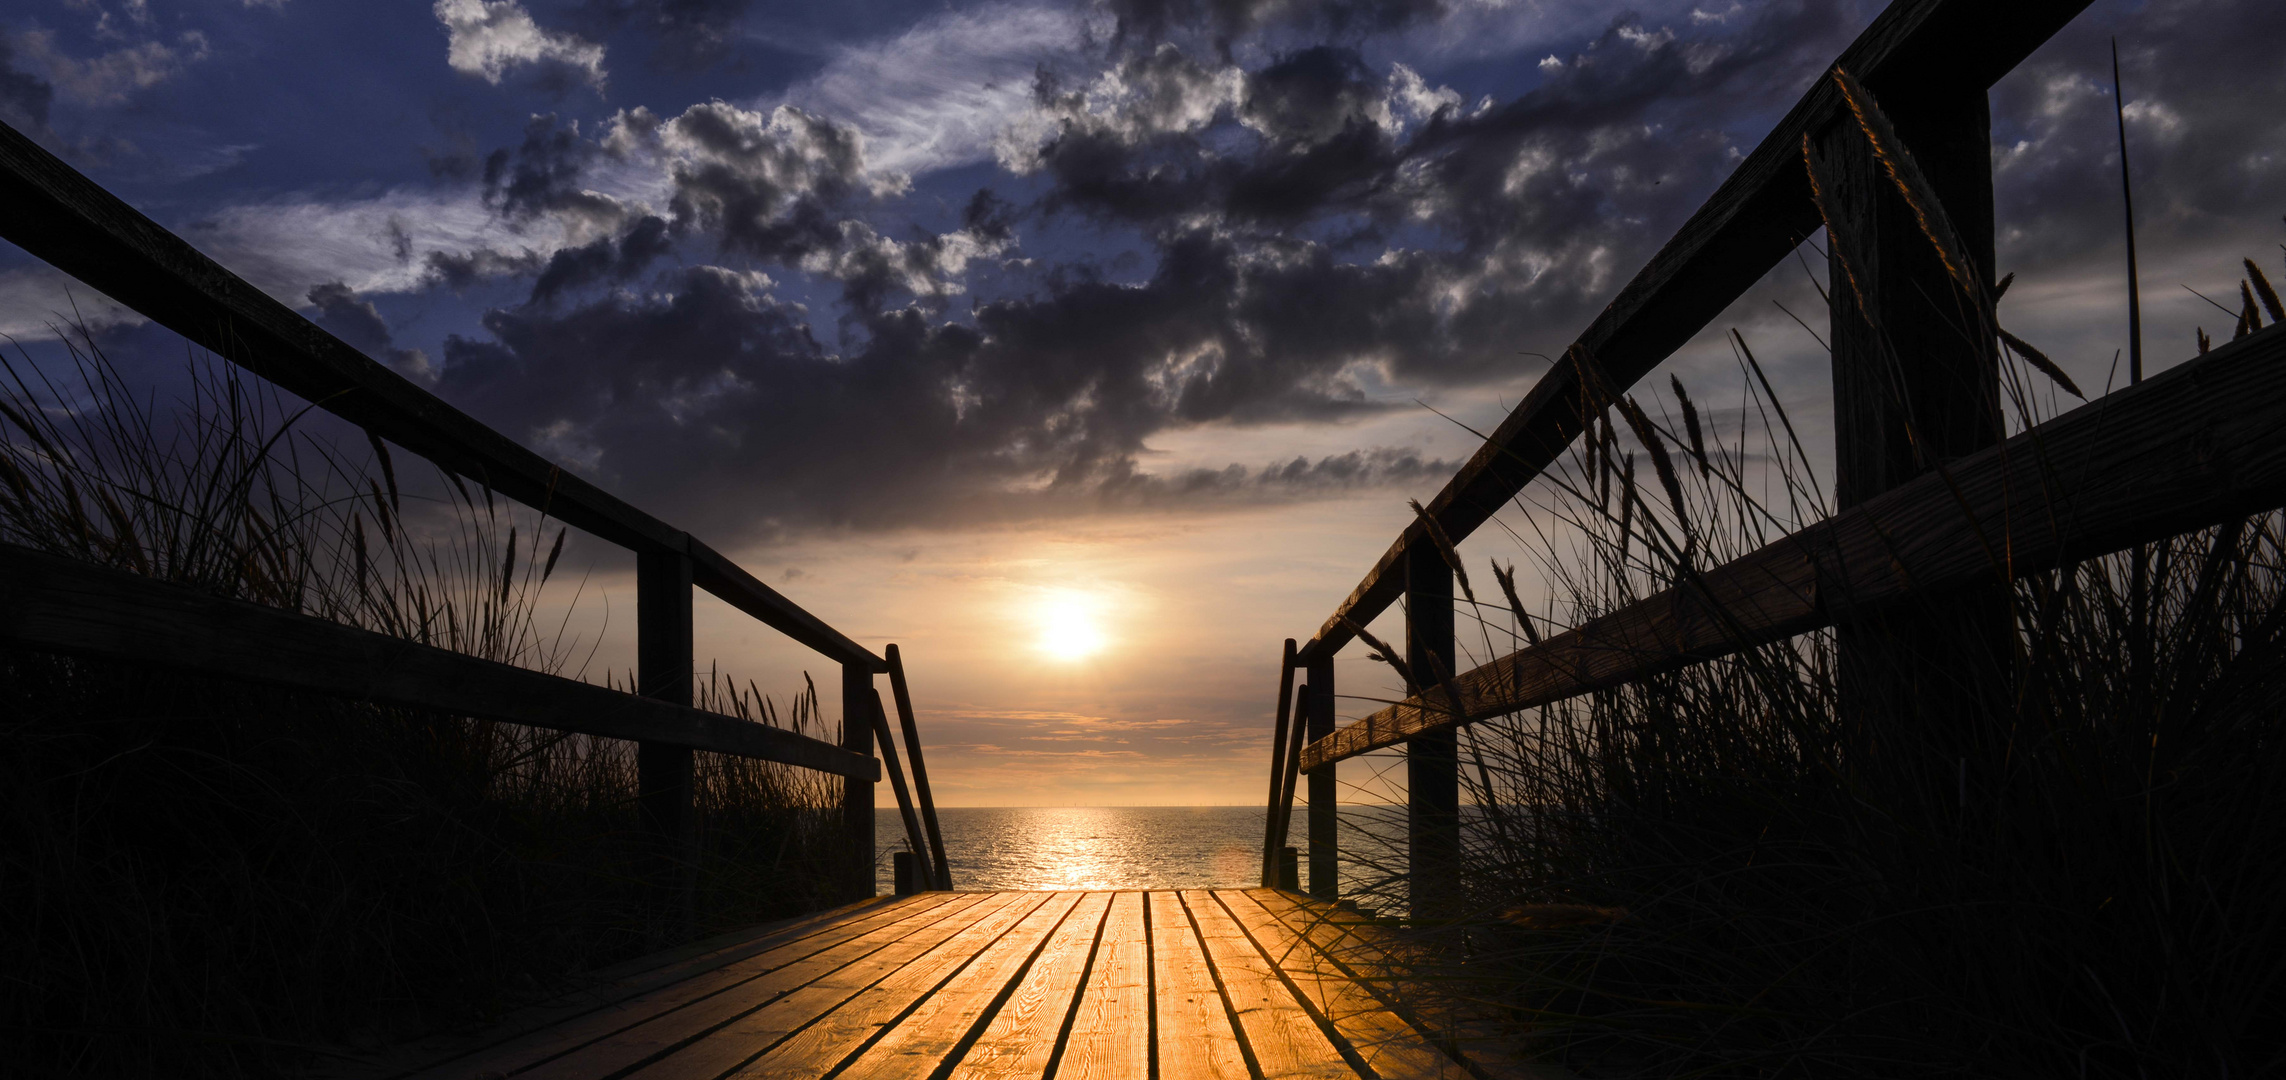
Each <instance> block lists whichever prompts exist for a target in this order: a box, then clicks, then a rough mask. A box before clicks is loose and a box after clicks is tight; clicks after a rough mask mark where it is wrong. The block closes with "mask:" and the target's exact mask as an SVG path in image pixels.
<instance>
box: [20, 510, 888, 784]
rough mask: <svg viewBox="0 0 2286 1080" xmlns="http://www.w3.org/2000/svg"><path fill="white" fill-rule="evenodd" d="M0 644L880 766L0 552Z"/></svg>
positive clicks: (450, 656)
mask: <svg viewBox="0 0 2286 1080" xmlns="http://www.w3.org/2000/svg"><path fill="white" fill-rule="evenodd" d="M0 643H5V644H8V645H11V646H18V647H22V648H28V649H40V650H46V651H50V652H62V653H73V654H78V655H83V656H93V657H100V658H103V659H108V660H128V661H134V662H136V663H146V664H160V665H164V666H168V667H177V668H182V669H185V670H190V671H196V672H201V673H204V674H208V675H214V676H219V677H223V678H231V679H244V680H247V681H249V682H257V683H264V684H268V685H272V686H282V687H285V688H288V689H292V690H306V691H310V692H313V693H320V694H331V695H336V696H339V697H343V698H347V699H350V700H353V701H370V702H374V703H376V704H382V705H399V706H406V707H410V708H417V709H433V710H436V711H438V712H443V713H450V714H453V715H457V716H467V717H472V718H476V719H483V720H496V721H500V722H502V723H509V724H525V725H529V726H532V727H539V728H548V729H551V730H555V731H572V732H578V733H580V734H583V735H600V736H604V737H607V738H613V739H632V740H635V741H638V742H651V743H663V744H671V745H676V746H686V747H690V748H692V749H696V750H710V751H714V752H716V753H723V754H737V755H739V756H741V757H750V758H754V759H756V760H760V761H775V762H779V763H781V764H786V765H797V766H800V767H802V768H805V769H817V770H819V771H821V772H827V773H832V774H835V775H839V776H855V777H863V778H868V779H870V778H872V777H875V776H878V775H880V771H879V770H880V767H879V765H877V764H876V763H875V762H874V760H873V759H872V758H871V757H858V756H855V755H852V754H849V753H846V752H844V751H843V750H842V749H841V748H839V747H837V746H834V745H833V744H831V743H827V742H822V741H820V740H817V739H812V738H809V737H807V736H804V735H797V734H795V733H794V732H791V731H787V730H784V729H782V728H774V727H769V726H767V725H763V724H757V723H752V722H749V721H745V720H739V719H735V718H733V717H728V716H722V715H719V714H716V713H710V712H703V711H701V710H698V709H693V708H690V707H688V706H683V705H676V704H672V703H670V702H666V701H660V700H657V699H654V698H645V697H637V696H635V695H632V694H624V693H620V692H619V691H617V690H608V689H605V688H603V687H600V686H592V685H589V684H587V683H583V682H576V681H574V680H571V679H566V678H563V677H562V676H559V675H547V674H542V673H540V672H537V671H528V670H525V669H523V668H519V667H512V666H510V665H507V664H501V663H495V662H493V661H490V660H479V659H477V658H476V657H473V656H463V655H461V654H460V653H456V652H451V651H449V650H445V649H439V648H436V647H434V646H429V645H422V644H420V643H418V642H413V641H406V640H404V639H402V638H393V637H389V636H387V635H384V634H376V633H373V632H372V631H369V630H359V629H356V628H354V627H348V626H343V625H341V624H339V623H334V622H328V621H326V620H324V619H319V618H315V617H313V616H309V615H300V614H296V613H294V612H290V611H281V610H279V609H277V608H269V607H263V606H261V605H259V604H251V603H247V602H245V601H242V600H225V599H222V598H219V597H214V596H208V595H206V594H204V593H201V592H198V591H196V590H193V589H189V588H186V587H184V586H181V585H173V584H169V583H167V582H163V581H153V580H151V579H149V578H146V577H140V576H138V575H135V574H130V573H126V572H124V571H119V570H108V569H105V568H103V567H98V566H89V565H87V564H86V563H81V562H75V561H73V560H70V559H65V558H60V557H58V556H54V555H48V554H44V553H41V552H37V551H33V550H31V549H29V548H22V547H17V546H15V545H13V544H0Z"/></svg>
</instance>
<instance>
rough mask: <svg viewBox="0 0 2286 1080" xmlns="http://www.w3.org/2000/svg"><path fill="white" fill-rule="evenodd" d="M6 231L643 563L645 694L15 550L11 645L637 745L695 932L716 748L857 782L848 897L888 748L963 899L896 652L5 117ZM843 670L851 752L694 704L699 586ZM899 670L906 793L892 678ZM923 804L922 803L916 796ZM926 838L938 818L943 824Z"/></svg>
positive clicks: (71, 270) (263, 372)
mask: <svg viewBox="0 0 2286 1080" xmlns="http://www.w3.org/2000/svg"><path fill="white" fill-rule="evenodd" d="M0 237H4V238H5V239H7V240H9V241H10V242H12V243H15V244H16V245H18V246H19V247H22V248H23V249H24V250H26V251H28V252H30V253H31V254H32V255H34V256H36V257H38V258H40V259H42V260H43V261H45V262H47V263H48V264H49V265H51V266H54V267H55V268H57V269H58V270H61V271H63V272H65V273H67V274H70V275H71V276H73V277H75V278H77V279H78V280H80V281H81V282H84V283H85V284H87V285H88V286H90V287H91V288H94V289H96V290H98V291H100V292H102V293H103V294H105V295H107V296H109V297H111V298H112V299H114V300H116V301H118V302H120V303H121V304H124V305H126V306H127V307H129V308H132V309H134V310H135V311H137V312H139V313H141V314H142V315H143V316H145V317H146V318H149V319H150V320H152V321H153V322H156V323H158V324H160V325H162V326H165V327H167V328H168V329H170V330H173V331H174V332H176V333H178V334H181V335H182V336H183V337H185V338H187V339H189V340H190V341H191V342H193V343H195V344H197V345H199V346H201V347H204V348H205V349H207V350H209V351H211V352H213V353H214V354H215V355H217V356H220V357H223V358H224V359H226V360H228V361H230V362H231V363H234V364H237V365H238V366H240V367H242V368H244V369H246V370H247V371H250V372H252V373H254V374H255V375H258V376H260V377H262V378H264V379H266V380H268V381H270V382H271V383H274V384H276V385H277V386H279V387H281V388H283V389H285V390H287V391H289V392H291V393H293V394H296V395H298V396H300V397H302V398H304V399H306V400H308V401H310V402H312V403H315V404H316V405H318V406H319V407H322V408H324V409H325V410H327V411H329V412H331V413H333V414H334V415H336V416H339V417H341V418H342V419H344V420H347V421H349V422H350V423H352V424H356V425H358V426H359V427H361V428H363V429H364V430H365V431H366V432H367V433H369V434H371V435H372V436H373V437H374V438H376V439H386V440H388V441H390V442H393V443H396V444H397V445H399V446H401V447H403V448H405V449H406V450H409V451H411V452H413V453H415V454H418V455H420V456H422V457H425V458H427V459H428V460H430V461H431V462H433V463H435V464H436V465H437V466H438V467H440V468H442V469H444V470H446V471H448V472H450V473H452V474H456V475H459V476H462V477H466V478H468V479H469V480H473V481H476V482H478V483H480V484H483V485H485V486H486V487H487V488H488V489H489V490H491V491H496V492H499V493H500V494H502V495H505V496H507V497H509V498H511V499H515V500H517V501H519V502H522V503H523V504H525V505H526V506H529V507H532V508H534V509H536V510H539V511H541V512H542V513H545V514H547V515H549V516H552V517H554V518H555V519H557V520H559V521H561V522H563V523H565V524H567V525H570V526H572V527H574V528H578V529H581V530H584V531H586V532H588V533H590V534H593V535H594V536H596V537H599V538H601V539H603V540H606V541H609V542H611V543H613V544H617V545H619V546H621V547H623V548H626V549H628V550H630V551H632V552H633V553H634V554H635V556H636V635H637V640H636V683H637V690H638V694H636V695H630V694H623V693H619V692H617V691H613V690H609V689H605V688H602V687H597V686H591V685H587V684H584V683H580V682H576V681H573V680H570V679H565V678H560V677H557V676H553V675H546V674H542V673H539V672H534V671H529V670H525V669H522V668H517V667H514V666H511V665H507V664H501V663H495V662H492V661H489V660H481V659H477V658H474V657H469V656H464V655H460V654H457V653H452V652H448V651H446V650H443V649H437V648H432V647H429V646H425V645H421V644H418V643H414V642H409V641H404V640H400V639H396V638H391V637H388V636H385V635H381V634H376V633H371V632H368V631H364V630H359V629H355V628H352V627H348V626H342V625H339V624H335V623H331V622H328V621H325V620H322V619H318V618H314V617H311V616H306V615H300V614H295V613H292V612H287V611H281V610H277V609H273V608H265V607H261V606H259V605H254V604H249V603H243V602H239V601H233V600H224V599H219V598H215V597H211V596H205V595H201V594H198V593H196V592H193V591H191V590H188V589H185V588H181V587H178V586H173V585H168V584H165V583H162V582H158V581H154V580H150V579H147V578H142V577H138V576H135V575H131V574H127V573H122V572H117V571H110V570H104V569H100V568H96V567H90V566H86V565H83V564H77V563H72V562H70V561H68V560H63V559H58V558H55V557H52V556H46V555H41V554H39V553H36V552H32V551H29V550H26V549H23V548H18V547H13V546H9V545H0V642H4V643H6V644H10V645H17V646H24V647H29V648H35V649H46V650H56V651H67V652H75V653H80V654H85V655H95V656H106V657H121V658H131V659H135V660H138V661H144V662H166V663H171V664H178V665H183V666H188V667H193V668H198V669H201V670H205V671H211V672H215V673H218V674H223V675H228V676H234V677H241V678H246V679H251V680H256V681H262V682H268V683H272V684H278V685H284V686H289V687H294V688H299V689H306V690H313V691H321V692H325V693H332V694H341V695H347V696H350V697H354V698H358V699H369V700H373V701H377V702H387V703H393V704H399V705H411V706H418V707H423V708H433V709H437V710H440V711H443V712H447V713H453V714H458V715H464V716H469V717H476V718H484V719H492V720H503V721H509V722H513V723H518V724H528V725H532V726H536V727H543V728H550V729H555V730H562V731H575V732H583V733H586V734H591V735H601V736H608V737H612V738H621V739H630V740H634V741H635V742H636V743H637V744H638V749H637V755H636V759H637V773H638V780H637V788H638V800H639V803H640V805H641V813H642V818H643V821H644V824H645V827H646V829H647V830H648V831H649V832H650V833H651V834H652V835H653V837H654V838H655V840H656V842H657V846H658V849H659V853H660V855H661V859H660V860H659V865H660V866H661V868H662V869H661V870H660V880H659V882H658V884H659V886H660V889H661V894H662V897H663V902H664V903H665V904H666V905H667V907H668V908H669V914H670V916H674V915H675V914H676V913H677V912H680V913H681V915H680V917H682V918H684V919H686V920H687V915H688V906H689V903H690V899H691V891H690V889H691V882H692V877H691V872H692V869H693V867H694V866H695V850H694V844H695V834H694V826H695V816H694V810H693V799H694V795H695V788H694V783H693V781H694V777H693V770H692V752H693V751H697V750H706V751H712V752H719V753H726V754H737V755H741V756H744V757H751V758H758V759H761V760H765V761H773V762H780V763H783V764H788V765H794V766H799V767H802V768H807V769H816V770H820V771H823V772H826V773H830V774H833V775H836V776H840V777H842V778H843V787H842V792H841V798H840V807H839V816H840V818H841V824H842V826H843V828H844V829H845V830H846V840H847V843H848V845H849V850H848V858H847V860H846V863H847V871H846V873H847V878H846V880H844V881H842V882H839V883H838V885H839V888H838V889H837V890H836V891H837V892H839V893H840V894H842V895H845V896H847V897H850V898H853V899H854V898H859V897H864V896H870V895H872V894H873V891H874V869H875V868H874V860H875V854H874V835H873V784H874V783H875V782H877V781H878V780H880V778H881V776H882V773H883V770H882V768H881V761H880V760H877V759H876V758H875V756H874V755H875V751H876V740H878V744H879V746H878V748H879V752H880V754H881V756H882V758H883V759H885V760H886V761H887V762H888V774H889V776H890V778H891V779H892V780H893V781H894V783H893V785H892V786H893V787H894V788H895V789H896V794H897V797H898V802H899V807H900V810H901V816H902V817H903V819H904V823H905V825H906V829H907V841H908V842H909V843H910V844H911V845H912V847H913V850H914V851H915V852H916V853H925V854H926V855H927V857H928V862H929V867H928V871H929V872H928V873H926V874H925V875H924V878H925V880H926V881H927V882H928V883H929V884H931V885H933V886H934V887H937V888H951V887H952V883H951V874H950V871H949V869H948V867H947V863H946V858H945V853H944V850H943V843H942V840H941V838H940V835H939V830H938V829H937V825H936V808H935V805H934V800H933V798H932V797H931V795H930V792H929V785H928V775H927V772H926V769H925V767H924V766H923V764H922V760H921V752H920V743H919V738H918V728H917V726H916V724H915V721H914V718H913V710H912V699H911V696H910V694H909V693H908V692H907V690H906V684H905V674H904V669H903V664H902V661H901V659H900V657H899V655H898V652H897V647H896V646H894V645H891V646H889V648H888V650H887V656H886V657H883V656H876V655H875V654H874V653H873V652H872V651H870V650H868V649H866V648H865V647H864V646H861V645H859V644H858V643H856V642H855V641H852V640H850V638H849V637H848V636H847V635H845V634H843V633H842V632H840V631H839V630H836V629H834V628H833V627H832V626H830V625H828V624H827V623H826V622H825V621H824V620H822V619H819V618H818V617H817V616H815V615H813V614H811V613H810V612H808V611H806V610H804V609H803V608H802V607H801V606H800V605H798V604H796V603H794V602H793V601H791V600H788V599H787V598H786V597H784V596H782V595H780V594H779V593H778V592H777V591H776V590H774V589H772V588H770V587H769V586H768V585H765V584H763V583H762V582H761V581H760V580H758V579H756V578H755V577H754V576H753V575H752V574H749V573H747V572H746V571H745V570H744V569H742V568H741V567H739V566H738V564H736V563H734V562H732V561H730V560H729V559H728V558H725V557H724V556H723V555H722V554H720V553H719V552H716V551H715V550H714V549H713V548H711V547H708V546H707V545H706V544H704V543H702V542H701V541H699V540H698V539H697V538H695V537H693V536H691V535H690V534H688V533H686V532H684V531H682V530H680V529H677V528H674V527H672V526H670V525H668V524H667V523H665V522H663V521H660V520H659V519H657V518H655V517H652V516H651V515H649V514H647V513H644V512H643V511H641V510H638V509H636V508H635V507H634V506H631V505H629V504H628V503H626V502H624V501H622V500H620V499H619V498H617V497H615V496H613V495H611V494H610V493H609V492H606V491H604V490H603V489H601V488H599V487H596V486H595V485H594V484H591V483H589V482H587V481H585V480H582V479H580V478H579V477H577V476H575V475H572V474H571V473H569V472H566V471H564V470H563V469H561V468H559V467H558V466H556V465H555V464H554V463H552V462H550V461H548V460H547V459H546V458H543V457H541V456H540V455H539V454H536V453H534V452H533V451H531V450H530V449H527V448H526V447H524V446H523V445H521V444H519V443H517V442H516V441H515V440H513V439H510V438H508V437H507V436H505V435H502V434H501V433H499V432H497V431H494V430H492V429H491V428H489V427H486V426H485V425H483V424H482V423H479V422H477V421H476V420H475V419H474V418H473V417H470V416H468V415H467V414H465V413H462V412H460V411H459V410H457V409H455V408H453V407H452V406H451V405H448V404H446V403H445V402H444V401H442V400H441V399H439V398H437V397H436V396H435V395H433V394H430V393H429V392H427V391H426V390H423V389H421V388H420V387H418V386H415V385H414V384H413V383H411V382H410V381H408V380H406V379H405V378H403V377H402V376H400V375H398V374H396V373H395V372H393V371H390V370H389V369H388V368H386V367H384V366H383V365H381V364H380V363H378V362H376V361H374V360H373V359H371V358H370V357H367V356H366V355H365V354H363V353H361V352H359V351H358V350H356V349H354V348H351V347H350V346H349V345H348V344H346V343H344V342H343V341H341V340H340V339H339V338H336V337H334V336H333V335H332V334H329V333H327V332H326V331H325V330H323V329H322V328H320V327H318V326H317V325H316V324H315V323H312V322H311V321H309V320H308V319H306V318H303V317H302V316H301V315H300V314H298V313H296V312H295V311H294V310H293V309H291V308H289V307H287V306H286V305H284V304H282V303H279V302H278V301H276V300H273V299H271V298H270V297H269V296H268V295H266V294H264V293H262V292H261V291H260V290H258V289H256V288H254V287H253V286H252V285H250V284H248V283H247V282H246V281H245V280H243V279H241V278H239V277H238V276H237V275H235V274H233V273H231V272H230V271H229V270H227V269H224V268H223V267H222V266H221V265H219V264H217V263H216V262H214V261H213V260H212V259H209V258H207V257H206V256H205V255H202V254H200V253H199V252H198V251H197V250H196V249H194V248H193V247H191V245H190V244H188V243H186V242H185V241H183V240H182V239H181V238H180V237H177V236H175V235H174V234H173V233H170V232H168V231H167V230H166V229H164V228H161V227H160V226H159V225H158V224H157V223H156V222H153V221H152V220H151V219H150V218H148V217H146V216H144V215H143V214H142V213H140V212H139V211H137V210H135V209H134V208H133V207H131V206H128V205H127V204H126V203H125V202H123V201H121V200H120V199H118V198H117V197H115V196H113V195H112V194H111V193H109V192H107V191H105V190H103V189H102V188H101V187H99V186H97V185H96V184H95V183H94V182H93V181H91V180H89V179H88V178H87V177H85V176H82V175H81V174H80V173H79V172H77V171H76V170H74V169H73V168H72V167H71V166H69V165H67V164H65V163H64V162H63V161H61V160H60V159H58V158H56V157H55V156H54V155H53V154H50V153H48V152H47V151H46V150H44V149H42V148H41V147H40V146H39V145H38V144H36V143H34V142H33V141H32V140H30V139H28V138H26V137H25V136H24V135H23V134H21V133H20V132H17V131H16V130H15V129H13V128H10V127H8V126H6V125H4V124H0ZM694 587H695V588H699V589H704V590H706V591H707V592H709V593H712V594H713V595H715V596H717V597H719V598H721V599H722V600H724V601H726V602H728V603H729V604H730V605H731V606H732V607H734V608H737V609H738V610H739V611H742V612H744V613H746V614H747V615H749V616H752V617H753V618H755V619H758V620H760V621H761V622H763V623H764V624H765V625H768V626H770V627H772V628H774V629H776V630H778V631H780V632H781V633H784V634H785V635H786V636H788V637H790V638H792V639H793V640H795V641H797V642H800V643H801V644H803V645H805V646H808V647H809V648H811V649H814V650H816V651H817V652H819V653H822V654H824V655H825V656H826V657H827V658H829V659H831V660H833V661H835V662H837V663H838V664H839V665H840V667H841V698H842V718H843V719H842V733H841V741H840V743H839V744H838V745H837V744H834V743H829V742H824V741H821V740H818V739H814V738H810V737H808V736H804V735H800V734H796V733H794V732H790V731H784V730H779V729H775V728H771V727H767V726H765V725H762V724H756V723H749V722H745V721H740V720H735V719H732V718H729V717H725V716H721V715H718V714H714V713H710V712H705V711H702V710H699V709H696V708H693V707H692V702H693V683H692V678H693V674H694V671H695V668H696V664H695V657H694V654H693V642H692V626H691V605H692V598H693V594H692V589H693V588H694ZM884 673H885V674H888V675H889V676H890V679H891V683H892V686H893V688H894V690H895V697H896V703H897V709H898V714H899V719H900V720H901V722H902V726H903V729H904V734H905V740H906V748H907V751H908V752H909V753H910V754H911V756H912V758H913V780H914V784H913V788H912V790H911V791H910V792H908V790H907V788H906V785H905V782H904V777H903V771H902V769H901V768H900V767H899V763H898V761H897V757H896V749H895V742H894V740H893V739H892V738H891V735H890V731H889V725H888V717H887V712H886V710H885V708H884V707H883V702H882V700H881V696H880V694H879V693H878V692H877V691H876V690H875V689H874V685H873V678H874V676H875V675H878V674H884ZM914 795H917V796H918V799H919V804H920V805H919V807H918V813H916V808H915V806H914V805H913V796H914ZM924 821H925V823H926V826H925V828H924V826H923V822H924Z"/></svg>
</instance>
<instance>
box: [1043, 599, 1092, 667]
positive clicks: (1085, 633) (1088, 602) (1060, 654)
mask: <svg viewBox="0 0 2286 1080" xmlns="http://www.w3.org/2000/svg"><path fill="white" fill-rule="evenodd" d="M1100 607H1101V605H1100V604H1099V603H1098V602H1097V600H1096V598H1094V597H1092V596H1089V595H1087V594H1085V593H1081V592H1077V591H1074V590H1070V589H1057V590H1053V591H1051V592H1049V593H1048V594H1047V595H1045V596H1043V597H1041V598H1040V602H1039V605H1038V606H1037V607H1036V608H1034V609H1033V620H1034V622H1035V623H1036V624H1037V625H1038V626H1039V628H1040V639H1039V646H1040V651H1041V652H1043V653H1046V654H1048V655H1049V656H1051V657H1053V658H1055V659H1057V660H1063V661H1067V662H1069V661H1074V660H1085V659H1087V658H1088V657H1090V656H1094V655H1095V654H1097V653H1099V652H1102V651H1103V647H1104V646H1105V645H1106V644H1108V641H1107V639H1106V638H1105V637H1104V633H1103V622H1102V619H1101V618H1100V611H1099V609H1100Z"/></svg>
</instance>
